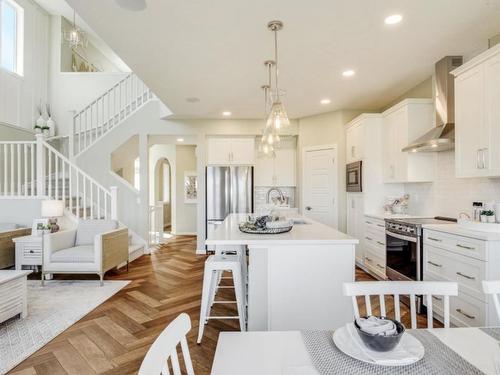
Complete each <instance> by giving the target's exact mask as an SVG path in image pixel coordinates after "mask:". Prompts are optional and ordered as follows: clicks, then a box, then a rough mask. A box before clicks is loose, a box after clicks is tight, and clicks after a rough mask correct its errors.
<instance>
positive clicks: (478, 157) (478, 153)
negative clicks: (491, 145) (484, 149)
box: [476, 149, 481, 169]
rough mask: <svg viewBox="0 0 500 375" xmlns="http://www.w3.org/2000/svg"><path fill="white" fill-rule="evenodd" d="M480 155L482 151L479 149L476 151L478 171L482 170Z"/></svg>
mask: <svg viewBox="0 0 500 375" xmlns="http://www.w3.org/2000/svg"><path fill="white" fill-rule="evenodd" d="M480 154H481V149H478V150H477V151H476V169H481V165H480V164H479V160H480V159H481V158H480V156H479V155H480Z"/></svg>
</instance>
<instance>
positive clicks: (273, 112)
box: [267, 21, 290, 131]
mask: <svg viewBox="0 0 500 375" xmlns="http://www.w3.org/2000/svg"><path fill="white" fill-rule="evenodd" d="M267 28H268V29H269V30H270V31H272V32H273V33H274V74H275V78H274V83H275V90H274V98H273V101H272V105H271V109H270V111H269V116H268V118H267V125H268V126H271V127H273V128H274V129H276V130H277V131H278V130H280V129H282V128H283V127H286V126H288V125H290V120H289V119H288V115H287V114H286V110H285V106H284V105H283V102H282V101H281V92H280V87H279V81H278V76H279V67H278V31H280V30H281V29H283V22H281V21H271V22H269V23H268V24H267ZM272 96H273V93H272V90H271V97H272Z"/></svg>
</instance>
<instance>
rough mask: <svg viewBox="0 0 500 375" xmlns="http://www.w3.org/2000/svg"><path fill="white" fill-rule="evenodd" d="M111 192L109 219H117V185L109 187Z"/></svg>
mask: <svg viewBox="0 0 500 375" xmlns="http://www.w3.org/2000/svg"><path fill="white" fill-rule="evenodd" d="M109 191H110V194H111V220H118V187H116V186H111V187H110V188H109Z"/></svg>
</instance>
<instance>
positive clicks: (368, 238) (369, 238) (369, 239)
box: [365, 237, 373, 241]
mask: <svg viewBox="0 0 500 375" xmlns="http://www.w3.org/2000/svg"><path fill="white" fill-rule="evenodd" d="M365 238H366V239H367V240H368V241H373V238H371V237H365Z"/></svg>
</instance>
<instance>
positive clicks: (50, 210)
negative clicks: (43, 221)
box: [42, 199, 64, 233]
mask: <svg viewBox="0 0 500 375" xmlns="http://www.w3.org/2000/svg"><path fill="white" fill-rule="evenodd" d="M63 215H64V202H63V201H59V200H55V199H53V200H52V199H51V200H46V201H42V217H47V218H49V224H50V229H51V230H50V232H51V233H55V232H57V231H58V230H59V225H57V218H58V217H61V216H63Z"/></svg>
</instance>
